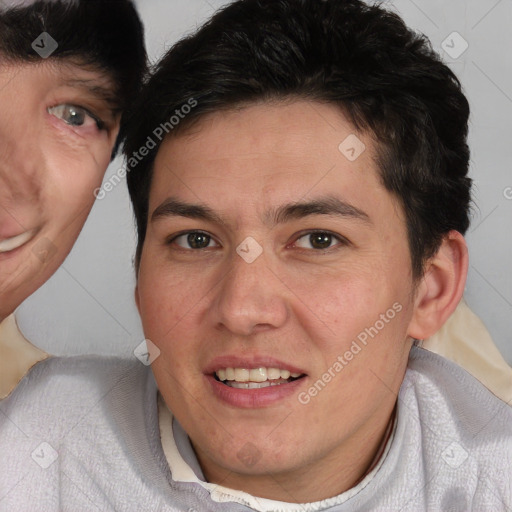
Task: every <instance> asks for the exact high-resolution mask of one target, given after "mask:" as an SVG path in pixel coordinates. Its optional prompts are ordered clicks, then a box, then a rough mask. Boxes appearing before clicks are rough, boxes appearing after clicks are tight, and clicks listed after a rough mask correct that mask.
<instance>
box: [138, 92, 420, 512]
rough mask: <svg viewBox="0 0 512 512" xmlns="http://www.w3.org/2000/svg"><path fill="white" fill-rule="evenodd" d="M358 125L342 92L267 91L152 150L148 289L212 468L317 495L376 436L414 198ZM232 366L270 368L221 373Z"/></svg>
mask: <svg viewBox="0 0 512 512" xmlns="http://www.w3.org/2000/svg"><path fill="white" fill-rule="evenodd" d="M347 137H349V138H348V139H347ZM358 137H359V141H358V140H357V139H356V138H355V135H354V129H353V127H352V126H351V125H350V124H349V123H348V122H347V121H346V120H345V118H344V117H343V115H342V114H341V113H340V111H339V110H338V109H337V108H335V107H334V106H329V105H324V104H319V103H314V102H305V101H297V102H294V103H291V104H272V105H266V104H260V105H255V106H250V107H247V108H244V109H241V110H237V111H230V112H223V113H216V114H213V115H210V116H209V117H207V118H205V119H203V120H202V121H201V122H200V123H199V124H198V125H196V127H194V128H193V130H192V131H191V132H189V133H187V134H184V135H181V136H179V137H175V138H171V139H167V140H166V141H164V143H163V145H162V146H161V148H160V151H159V153H158V155H157V158H156V161H155V167H154V177H153V181H152V186H151V192H150V201H149V222H148V227H147V235H146V239H145V242H144V248H143V252H142V258H141V264H140V272H139V276H138V290H137V301H138V305H139V309H140V312H141V316H142V321H143V324H144V330H145V334H146V337H147V338H149V339H150V340H151V341H152V342H153V343H154V344H155V345H156V346H157V347H158V349H159V350H160V355H159V357H157V358H156V359H155V361H154V362H153V371H154V373H155V377H156V380H157V383H158V387H159V389H160V391H161V393H162V395H163V397H164V399H165V401H166V402H167V404H168V406H169V407H170V409H171V410H172V411H173V413H174V415H175V416H176V417H177V419H178V420H179V422H180V423H181V424H182V426H183V427H184V428H185V430H186V431H187V433H188V434H189V436H190V438H191V440H192V443H193V446H194V448H195V451H196V453H197V455H198V457H199V460H200V462H201V465H202V467H203V470H204V472H205V475H206V477H207V478H208V479H209V480H210V481H212V482H216V483H221V484H222V485H224V486H227V487H236V488H239V489H243V490H245V491H247V492H251V493H253V494H255V495H258V496H263V497H271V498H274V499H282V500H284V501H297V502H300V501H313V500H312V499H311V498H312V497H317V499H320V498H321V497H322V496H323V497H326V496H329V495H331V496H332V495H333V493H334V494H335V493H336V492H341V491H342V490H343V489H339V488H338V487H340V486H341V487H343V486H344V484H346V485H347V486H350V485H351V484H353V483H354V481H353V479H354V478H355V477H356V476H357V475H361V474H362V473H363V472H364V471H365V469H366V468H367V467H368V465H369V464H370V463H371V460H372V457H373V456H374V454H375V451H376V450H377V448H378V447H379V444H380V442H381V438H382V436H383V433H384V431H385V429H386V427H387V425H388V423H389V419H390V416H391V414H392V411H393V407H394V404H395V402H396V394H397V392H398V389H399V387H400V384H401V382H402V379H403V376H404V372H405V368H406V364H407V358H408V353H409V350H410V338H408V336H407V333H408V325H409V323H410V321H411V318H412V315H413V310H414V293H413V279H412V277H411V259H410V253H409V247H408V243H407V233H406V226H405V221H404V215H403V212H402V210H401V208H400V207H399V206H398V204H397V202H396V201H395V200H394V199H393V197H392V196H391V195H390V194H389V193H388V192H387V191H386V190H385V188H384V187H383V185H382V184H381V182H380V180H379V177H378V174H377V168H376V164H375V161H374V158H375V145H374V142H373V141H372V140H371V139H370V138H369V137H366V136H363V135H358ZM362 142H363V143H364V144H365V146H366V149H365V150H364V151H363V152H362V153H361V154H360V155H359V156H358V154H359V153H360V151H361V149H362V146H361V143H362ZM340 143H342V144H341V149H339V146H340ZM260 252H261V254H260ZM354 342H355V343H354ZM260 367H263V368H266V370H262V371H260V372H258V371H254V372H250V373H249V372H247V369H249V370H250V369H257V368H260ZM227 368H233V369H234V377H235V379H236V380H241V381H244V380H246V379H247V377H248V374H249V380H251V381H258V380H265V382H263V383H260V384H257V383H254V384H250V387H251V389H247V384H244V383H236V382H235V383H233V382H232V381H231V382H228V381H224V382H221V381H220V380H219V377H220V378H221V379H224V378H228V379H233V375H232V370H226V369H227ZM269 368H271V370H268V369H269ZM277 370H280V372H279V371H277ZM288 372H291V374H292V375H297V374H300V378H298V379H296V380H290V379H287V377H288V376H289V373H288ZM258 375H260V377H259V376H258ZM319 379H320V380H321V383H318V382H317V381H318V380H319ZM272 381H273V382H274V384H276V385H270V386H269V385H268V384H269V383H270V382H272ZM315 383H317V384H316V387H315ZM269 475H271V476H269ZM351 479H352V481H351ZM342 482H344V483H342ZM333 491H334V492H333Z"/></svg>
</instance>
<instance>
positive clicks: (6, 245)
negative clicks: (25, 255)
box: [0, 229, 36, 254]
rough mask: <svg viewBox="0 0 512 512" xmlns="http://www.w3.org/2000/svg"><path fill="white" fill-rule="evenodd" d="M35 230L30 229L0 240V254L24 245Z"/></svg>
mask: <svg viewBox="0 0 512 512" xmlns="http://www.w3.org/2000/svg"><path fill="white" fill-rule="evenodd" d="M35 232H36V230H35V229H32V230H30V231H26V232H25V233H22V234H21V235H17V236H13V237H11V238H6V239H5V240H0V254H1V253H5V252H10V251H14V249H18V248H20V247H21V246H22V245H25V244H26V243H27V242H28V241H30V240H31V239H32V237H33V236H34V235H35Z"/></svg>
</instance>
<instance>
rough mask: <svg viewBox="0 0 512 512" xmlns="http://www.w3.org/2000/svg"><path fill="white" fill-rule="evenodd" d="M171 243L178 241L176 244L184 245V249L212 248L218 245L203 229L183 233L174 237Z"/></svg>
mask: <svg viewBox="0 0 512 512" xmlns="http://www.w3.org/2000/svg"><path fill="white" fill-rule="evenodd" d="M169 243H171V244H172V243H176V245H178V246H180V247H182V248H183V249H195V250H198V249H210V248H212V247H218V244H217V242H215V240H214V239H213V238H212V237H211V236H210V235H208V234H207V233H204V232H202V231H190V232H188V233H183V234H181V235H178V236H176V237H174V238H172V239H171V240H170V241H169Z"/></svg>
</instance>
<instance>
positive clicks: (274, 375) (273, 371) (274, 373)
mask: <svg viewBox="0 0 512 512" xmlns="http://www.w3.org/2000/svg"><path fill="white" fill-rule="evenodd" d="M267 378H268V379H269V380H276V379H279V378H281V370H280V369H279V368H267Z"/></svg>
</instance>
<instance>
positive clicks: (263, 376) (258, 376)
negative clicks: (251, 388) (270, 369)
mask: <svg viewBox="0 0 512 512" xmlns="http://www.w3.org/2000/svg"><path fill="white" fill-rule="evenodd" d="M249 380H250V381H251V382H265V381H266V380H267V369H266V368H254V369H252V370H251V371H250V372H249Z"/></svg>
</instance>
